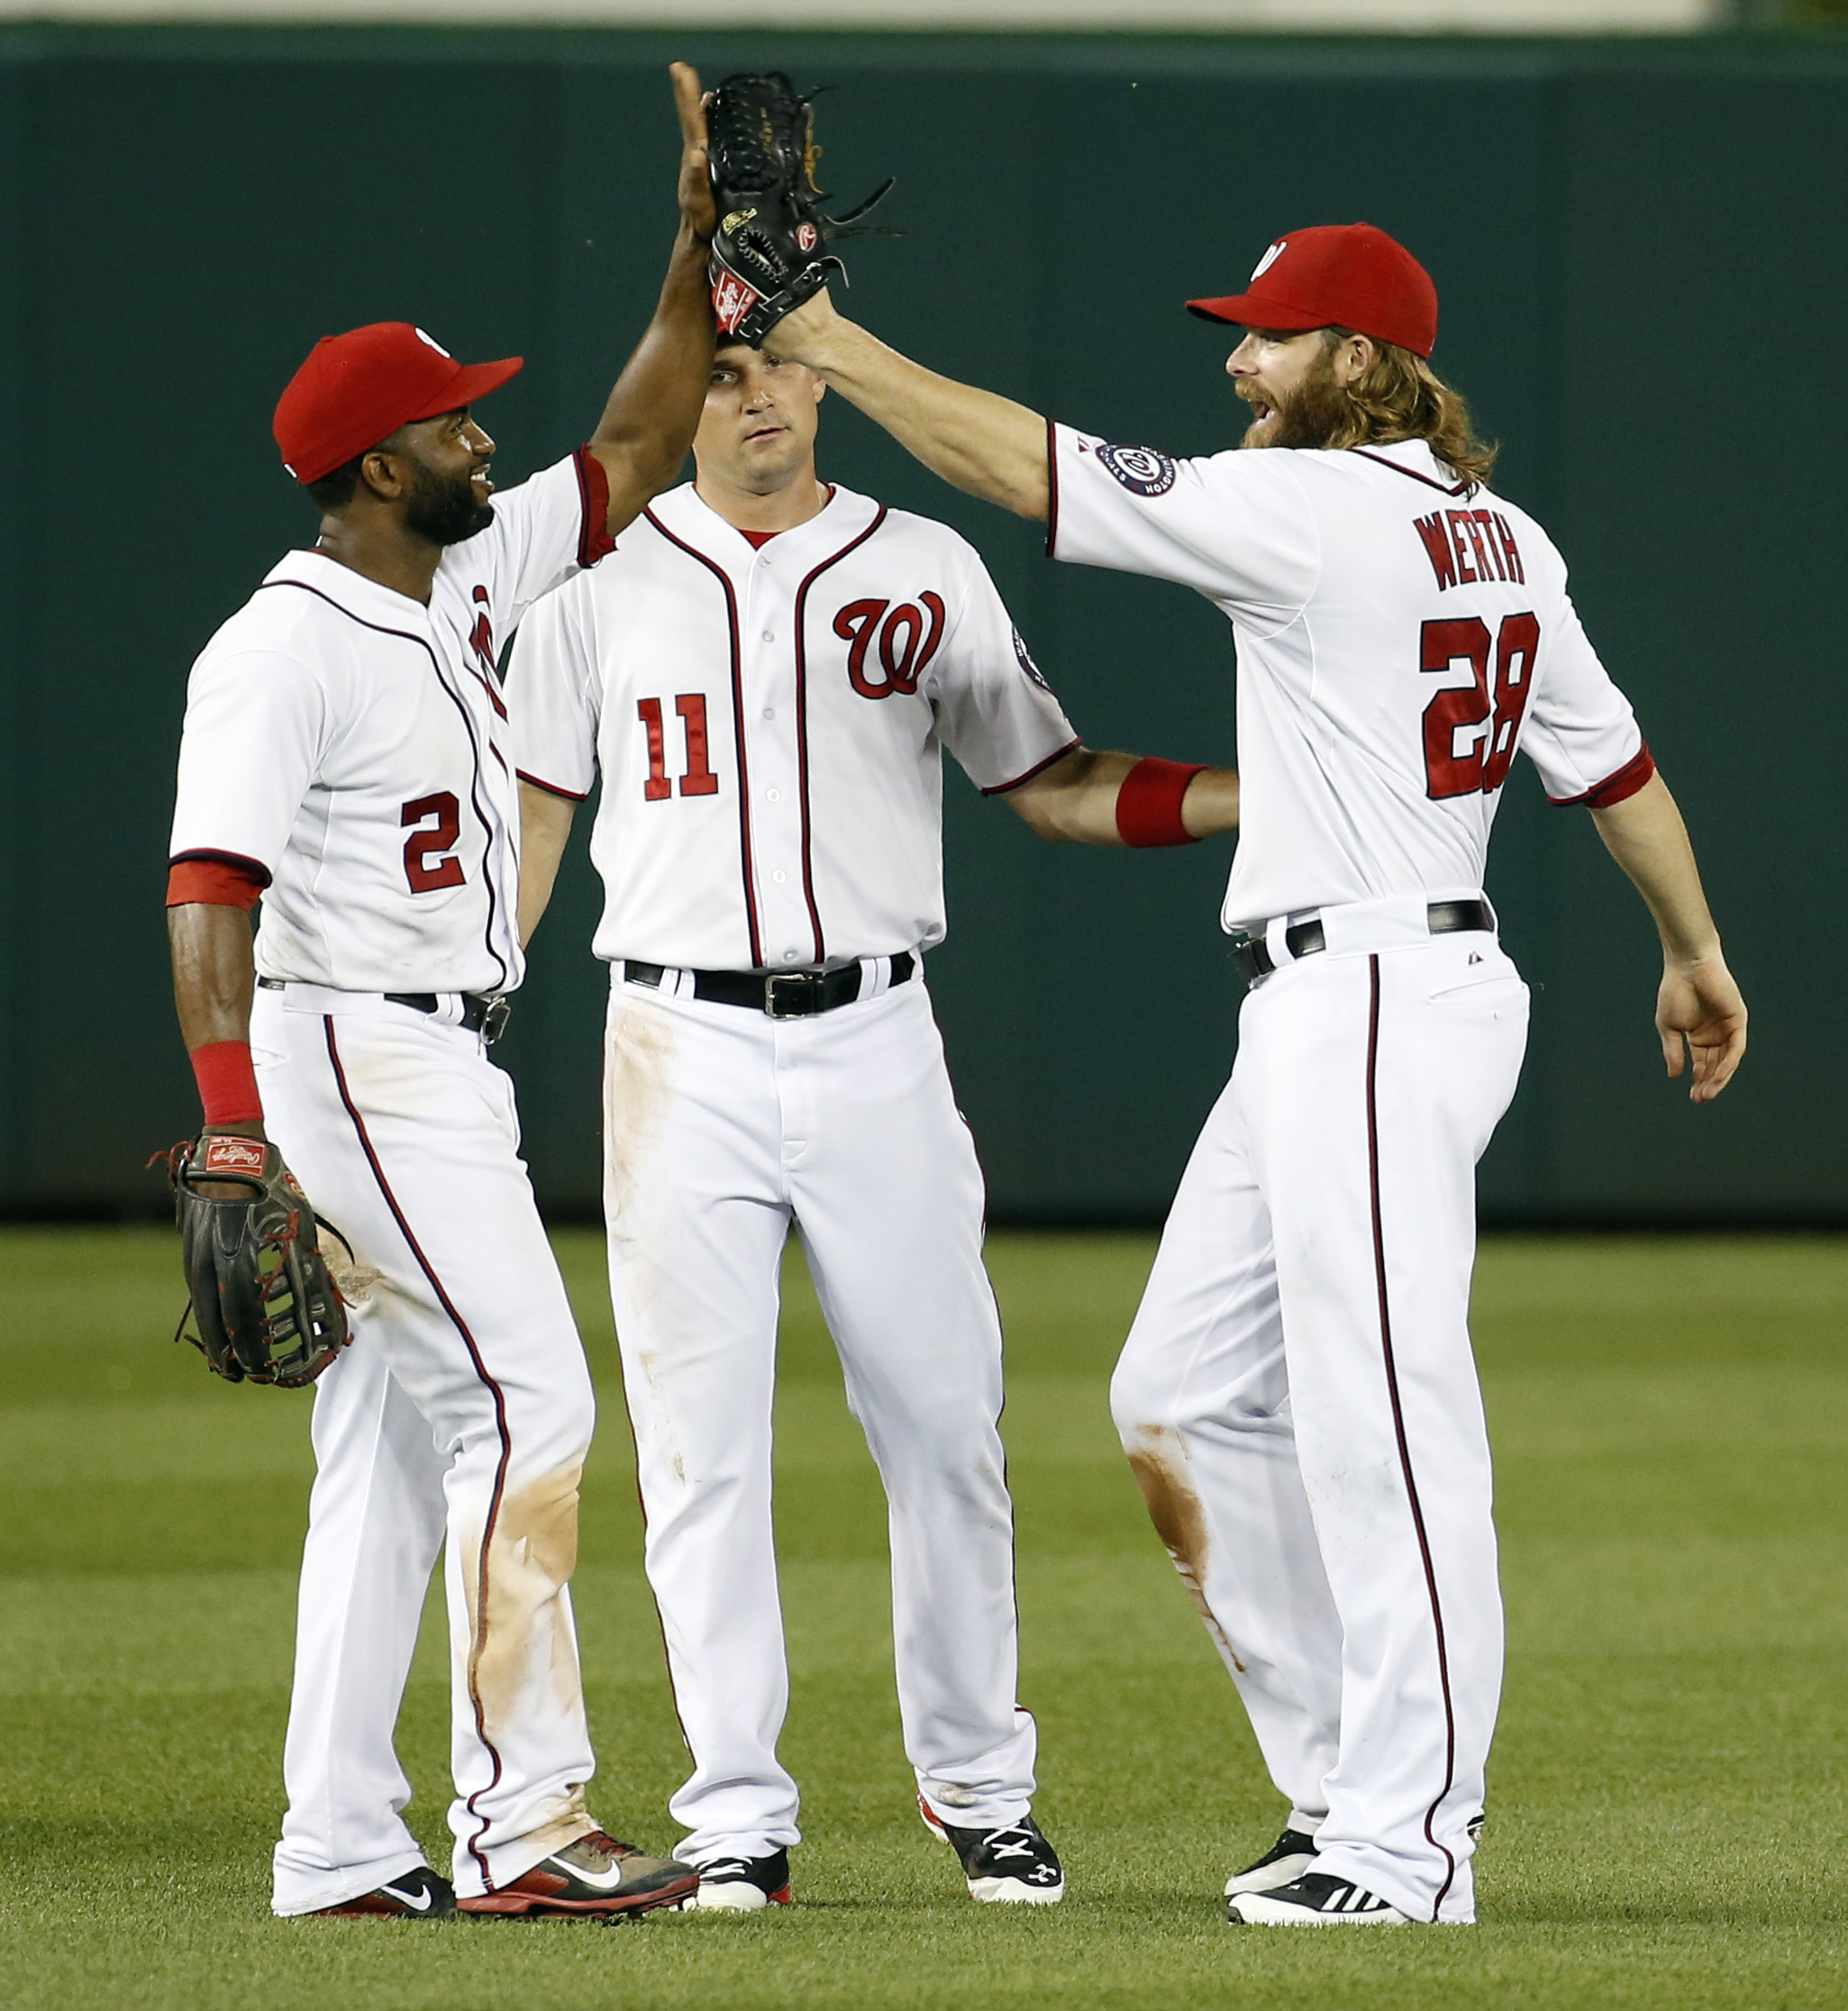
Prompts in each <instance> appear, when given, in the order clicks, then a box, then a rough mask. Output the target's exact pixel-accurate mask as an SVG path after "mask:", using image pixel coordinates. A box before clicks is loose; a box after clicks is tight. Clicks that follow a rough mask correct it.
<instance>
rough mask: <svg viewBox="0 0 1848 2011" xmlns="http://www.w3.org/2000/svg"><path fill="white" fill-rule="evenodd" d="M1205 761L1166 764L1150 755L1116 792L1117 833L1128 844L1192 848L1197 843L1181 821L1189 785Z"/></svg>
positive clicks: (1154, 755) (1127, 776) (1156, 755)
mask: <svg viewBox="0 0 1848 2011" xmlns="http://www.w3.org/2000/svg"><path fill="white" fill-rule="evenodd" d="M1205 767H1206V762H1204V761H1164V760H1162V759H1161V756H1160V755H1159V754H1147V755H1144V756H1143V757H1142V760H1140V761H1138V762H1137V763H1136V765H1135V766H1134V767H1133V769H1131V770H1130V771H1129V773H1128V774H1127V775H1125V776H1124V778H1123V780H1122V782H1121V783H1120V784H1119V785H1118V787H1117V790H1116V834H1117V836H1118V837H1120V838H1121V839H1122V840H1123V842H1124V844H1125V845H1191V844H1194V843H1196V842H1197V840H1196V839H1195V837H1194V834H1193V833H1192V832H1190V831H1189V830H1188V827H1187V826H1186V825H1185V824H1183V823H1182V822H1181V821H1180V805H1181V799H1182V797H1183V796H1186V795H1187V791H1188V783H1189V782H1191V781H1192V780H1193V778H1195V776H1197V774H1199V772H1200V770H1201V769H1204V768H1205Z"/></svg>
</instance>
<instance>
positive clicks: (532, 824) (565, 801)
mask: <svg viewBox="0 0 1848 2011" xmlns="http://www.w3.org/2000/svg"><path fill="white" fill-rule="evenodd" d="M577 811H578V805H576V804H575V803H573V802H572V801H571V799H570V797H569V796H555V795H554V794H553V793H552V792H551V790H550V789H541V788H537V787H534V785H533V784H532V783H531V782H527V781H522V782H521V784H520V947H521V948H522V949H524V948H525V946H526V945H527V943H529V942H532V940H533V930H535V929H536V928H537V927H538V926H539V924H540V919H541V917H542V915H544V913H545V911H546V908H547V906H548V905H550V903H551V890H552V888H553V887H555V886H556V885H557V884H558V877H559V861H560V860H562V859H563V858H564V856H565V842H566V840H567V839H569V837H570V835H571V820H572V818H573V817H574V816H575V815H576V814H577Z"/></svg>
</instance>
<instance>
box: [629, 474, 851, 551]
mask: <svg viewBox="0 0 1848 2011" xmlns="http://www.w3.org/2000/svg"><path fill="white" fill-rule="evenodd" d="M833 488H834V493H833V495H832V496H830V497H829V498H828V500H827V502H826V503H824V505H822V507H821V508H820V509H819V510H817V511H816V512H815V514H814V515H813V516H812V517H810V518H809V520H808V522H807V523H798V524H797V526H796V528H795V529H794V530H793V531H779V532H778V533H777V535H776V536H775V537H774V538H772V539H771V540H770V541H769V543H768V544H767V545H765V546H764V548H763V549H764V551H765V552H766V553H775V554H777V555H778V557H784V556H787V557H788V558H790V559H791V560H794V561H795V562H796V563H798V564H806V563H809V562H811V561H812V560H815V559H820V558H825V557H826V556H827V554H828V553H829V552H831V551H838V550H839V549H840V548H841V547H842V546H843V545H848V544H851V543H852V541H854V539H856V538H857V537H859V535H860V532H862V531H864V530H865V529H866V528H867V527H868V525H869V524H870V523H872V522H873V520H874V518H875V517H877V516H878V514H879V505H878V504H877V503H875V502H874V501H873V500H872V498H871V497H870V496H857V495H855V493H854V492H853V491H852V490H851V489H848V488H842V487H841V485H840V484H839V483H838V482H837V483H835V484H834V485H833ZM648 514H649V515H650V516H651V517H652V518H653V519H654V520H655V522H656V523H659V524H660V527H661V528H662V529H663V530H664V531H668V532H671V533H672V534H673V536H675V537H676V538H678V540H679V541H681V543H682V544H688V545H691V546H692V547H693V549H694V550H695V551H697V552H699V553H700V554H701V555H702V556H703V557H705V558H707V559H710V560H712V561H713V562H714V563H715V565H719V566H723V567H724V569H725V570H726V571H727V572H745V571H748V570H749V569H750V568H751V566H752V565H753V564H754V563H755V561H756V560H757V557H758V552H757V549H756V547H755V546H753V545H752V543H751V540H750V539H749V538H747V537H746V536H745V535H744V533H743V532H742V531H740V530H738V529H736V528H735V527H734V526H733V525H732V524H730V523H726V521H725V520H724V517H722V516H721V515H720V514H719V513H718V512H717V511H716V510H715V509H714V508H713V507H712V506H711V505H710V504H708V503H706V502H705V501H704V500H702V498H701V496H700V495H699V492H698V491H697V490H696V488H695V487H694V486H693V484H692V483H691V482H683V483H682V484H681V485H680V487H678V488H675V489H669V491H668V492H667V494H666V495H665V496H656V497H655V499H654V501H653V502H652V503H651V504H650V505H649V508H648Z"/></svg>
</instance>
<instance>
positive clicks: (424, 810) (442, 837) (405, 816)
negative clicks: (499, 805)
mask: <svg viewBox="0 0 1848 2011" xmlns="http://www.w3.org/2000/svg"><path fill="white" fill-rule="evenodd" d="M398 822H399V824H402V825H403V827H404V828H405V830H406V831H408V832H409V833H410V834H411V835H410V836H409V837H408V838H406V839H405V879H406V880H408V881H409V883H410V887H411V891H412V893H414V894H433V893H435V892H436V890H437V889H438V888H439V887H460V885H461V884H462V880H463V878H464V876H463V872H462V862H461V860H460V859H457V858H456V857H454V856H453V855H454V851H455V843H456V840H457V839H459V838H460V836H461V835H462V811H461V805H460V804H459V803H458V802H457V801H456V799H455V797H454V796H451V794H450V792H449V791H448V790H447V789H444V790H443V791H442V793H441V794H440V795H437V796H419V797H418V798H417V799H416V801H415V802H414V803H407V804H405V807H404V809H403V811H402V812H401V813H400V814H399V816H398Z"/></svg>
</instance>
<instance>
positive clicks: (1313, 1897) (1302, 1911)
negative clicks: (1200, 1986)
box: [1225, 1871, 1412, 1927]
mask: <svg viewBox="0 0 1848 2011" xmlns="http://www.w3.org/2000/svg"><path fill="white" fill-rule="evenodd" d="M1225 1917H1226V1919H1227V1920H1228V1921H1229V1922H1231V1924H1232V1925H1234V1927H1409V1926H1410V1925H1411V1924H1412V1916H1411V1915H1409V1914H1402V1913H1401V1912H1400V1911H1399V1910H1398V1908H1397V1906H1394V1905H1393V1904H1392V1902H1391V1901H1390V1900H1389V1899H1382V1898H1381V1897H1379V1894H1378V1893H1377V1892H1368V1891H1366V1890H1365V1889H1364V1888H1361V1887H1360V1886H1357V1885H1353V1884H1351V1883H1350V1882H1349V1881H1348V1880H1347V1879H1337V1878H1335V1877H1334V1876H1333V1875H1332V1874H1330V1873H1329V1872H1326V1871H1305V1872H1304V1873H1303V1875H1302V1877H1301V1878H1299V1879H1296V1880H1294V1881H1293V1882H1292V1883H1291V1884H1289V1885H1286V1886H1278V1887H1277V1888H1275V1889H1274V1890H1272V1891H1270V1892H1235V1893H1234V1895H1233V1896H1232V1897H1231V1898H1230V1899H1228V1900H1227V1901H1226V1902H1225Z"/></svg>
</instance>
